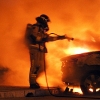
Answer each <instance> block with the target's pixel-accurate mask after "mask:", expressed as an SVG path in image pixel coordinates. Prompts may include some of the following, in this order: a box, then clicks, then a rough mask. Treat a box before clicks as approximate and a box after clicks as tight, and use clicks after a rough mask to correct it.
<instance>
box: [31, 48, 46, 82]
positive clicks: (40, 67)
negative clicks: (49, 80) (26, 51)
mask: <svg viewBox="0 0 100 100" xmlns="http://www.w3.org/2000/svg"><path fill="white" fill-rule="evenodd" d="M30 60H31V67H30V75H29V82H30V84H35V83H37V82H36V79H37V77H38V76H39V74H40V73H42V72H43V71H44V60H45V53H44V52H41V51H39V49H38V48H34V47H30Z"/></svg>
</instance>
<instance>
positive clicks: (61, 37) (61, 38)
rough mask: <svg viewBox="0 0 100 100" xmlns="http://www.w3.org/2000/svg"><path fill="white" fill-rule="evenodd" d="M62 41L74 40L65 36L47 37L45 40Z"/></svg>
mask: <svg viewBox="0 0 100 100" xmlns="http://www.w3.org/2000/svg"><path fill="white" fill-rule="evenodd" d="M63 39H68V41H70V40H74V38H71V37H68V36H67V35H56V36H48V38H47V40H48V41H56V40H63Z"/></svg>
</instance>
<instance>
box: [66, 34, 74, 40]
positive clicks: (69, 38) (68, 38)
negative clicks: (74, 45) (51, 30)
mask: <svg viewBox="0 0 100 100" xmlns="http://www.w3.org/2000/svg"><path fill="white" fill-rule="evenodd" d="M65 38H66V39H67V40H68V41H70V40H74V38H71V37H68V36H67V35H65Z"/></svg>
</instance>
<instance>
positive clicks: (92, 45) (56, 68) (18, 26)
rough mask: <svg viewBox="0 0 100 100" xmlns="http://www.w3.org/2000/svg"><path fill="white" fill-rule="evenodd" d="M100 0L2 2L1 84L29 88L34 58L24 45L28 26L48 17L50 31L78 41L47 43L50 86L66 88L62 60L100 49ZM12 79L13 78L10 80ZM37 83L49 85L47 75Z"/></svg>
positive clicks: (0, 27) (11, 0) (4, 0)
mask: <svg viewBox="0 0 100 100" xmlns="http://www.w3.org/2000/svg"><path fill="white" fill-rule="evenodd" d="M99 4H100V0H94V1H93V0H77V1H76V0H65V1H63V0H58V1H57V2H56V0H53V1H52V0H44V1H43V2H42V0H9V1H6V0H0V35H1V36H0V65H1V66H2V67H3V74H2V75H1V74H0V75H1V77H0V78H1V80H0V84H1V85H2V84H4V85H14V86H15V85H17V86H18V85H20V86H29V81H28V79H29V69H30V59H29V53H28V50H27V48H26V46H25V44H24V35H25V28H26V25H27V23H32V24H33V23H34V22H35V17H37V16H39V15H40V14H42V13H45V14H47V15H48V16H49V17H50V19H51V23H50V24H49V26H50V31H49V33H50V32H55V33H57V34H59V35H63V34H67V35H68V36H70V37H73V38H75V40H74V41H70V42H69V41H67V40H61V41H56V42H50V43H47V48H48V53H47V54H46V72H47V74H46V75H47V82H48V85H49V86H53V87H64V88H65V84H64V83H63V82H62V81H61V75H62V73H61V61H60V59H61V58H62V57H65V56H68V55H71V54H78V53H83V52H89V51H93V50H100V35H99V34H100V28H99V26H100V7H99ZM8 76H9V77H8ZM37 81H38V82H39V84H40V85H42V86H47V83H46V79H45V73H44V72H43V73H41V75H40V77H38V79H37Z"/></svg>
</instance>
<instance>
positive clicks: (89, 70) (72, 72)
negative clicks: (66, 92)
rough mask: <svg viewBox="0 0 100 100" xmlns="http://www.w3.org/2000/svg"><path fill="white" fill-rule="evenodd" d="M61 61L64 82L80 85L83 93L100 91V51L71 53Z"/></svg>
mask: <svg viewBox="0 0 100 100" xmlns="http://www.w3.org/2000/svg"><path fill="white" fill-rule="evenodd" d="M61 61H62V67H61V70H62V81H63V82H65V83H66V84H67V85H73V86H80V88H81V90H82V92H83V94H93V93H97V92H100V51H92V52H86V53H82V54H75V55H70V56H68V57H64V58H62V59H61Z"/></svg>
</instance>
